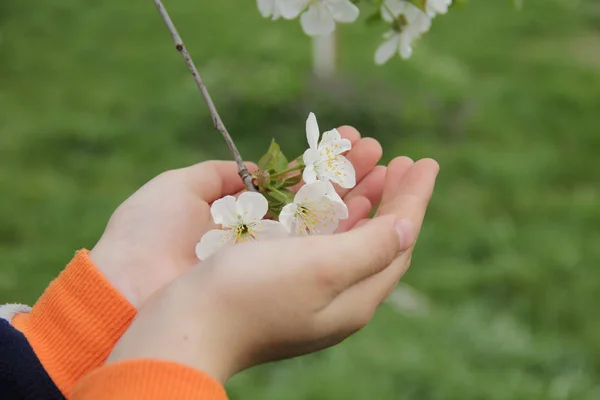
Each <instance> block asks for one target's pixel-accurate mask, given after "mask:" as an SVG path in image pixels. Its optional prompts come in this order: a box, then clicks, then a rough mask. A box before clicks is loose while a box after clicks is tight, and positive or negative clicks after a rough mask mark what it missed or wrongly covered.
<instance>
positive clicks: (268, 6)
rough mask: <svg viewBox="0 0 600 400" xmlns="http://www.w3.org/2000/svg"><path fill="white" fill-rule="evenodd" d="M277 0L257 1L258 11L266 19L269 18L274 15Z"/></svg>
mask: <svg viewBox="0 0 600 400" xmlns="http://www.w3.org/2000/svg"><path fill="white" fill-rule="evenodd" d="M275 1H276V0H257V2H256V5H257V6H258V11H259V12H260V14H261V15H262V16H263V17H264V18H268V17H270V16H271V15H273V14H274V11H275Z"/></svg>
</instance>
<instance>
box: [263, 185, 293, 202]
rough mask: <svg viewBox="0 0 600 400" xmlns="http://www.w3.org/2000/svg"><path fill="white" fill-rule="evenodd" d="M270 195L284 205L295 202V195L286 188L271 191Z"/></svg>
mask: <svg viewBox="0 0 600 400" xmlns="http://www.w3.org/2000/svg"><path fill="white" fill-rule="evenodd" d="M268 194H269V197H272V198H273V199H275V200H276V201H278V202H280V203H282V204H288V203H291V202H292V201H294V193H292V192H291V191H290V190H288V189H284V188H282V189H276V190H272V191H270V192H269V193H268ZM267 200H268V199H267Z"/></svg>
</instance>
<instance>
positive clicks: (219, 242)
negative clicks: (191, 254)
mask: <svg viewBox="0 0 600 400" xmlns="http://www.w3.org/2000/svg"><path fill="white" fill-rule="evenodd" d="M229 238H230V236H229V235H228V231H224V230H221V229H213V230H212V231H208V232H206V233H205V234H204V236H202V239H200V242H199V243H198V244H197V245H196V256H197V257H198V259H200V260H206V259H207V258H208V257H210V256H211V255H212V254H213V253H214V252H216V251H217V250H219V249H220V248H221V247H222V246H224V245H225V244H227V243H229V240H228V239H229Z"/></svg>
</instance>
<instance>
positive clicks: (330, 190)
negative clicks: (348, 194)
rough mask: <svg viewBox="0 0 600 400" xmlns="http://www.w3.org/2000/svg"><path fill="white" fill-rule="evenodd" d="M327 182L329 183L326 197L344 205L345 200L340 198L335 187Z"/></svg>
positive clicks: (328, 182)
mask: <svg viewBox="0 0 600 400" xmlns="http://www.w3.org/2000/svg"><path fill="white" fill-rule="evenodd" d="M325 182H327V190H326V192H325V195H326V196H327V197H329V198H330V199H331V200H333V201H335V202H338V203H342V204H343V203H344V200H342V198H341V197H340V195H339V194H338V192H337V191H336V190H335V188H334V187H333V184H332V183H331V182H330V181H325ZM344 205H345V204H344ZM344 219H345V218H344Z"/></svg>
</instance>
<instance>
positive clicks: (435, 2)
mask: <svg viewBox="0 0 600 400" xmlns="http://www.w3.org/2000/svg"><path fill="white" fill-rule="evenodd" d="M451 4H452V0H427V3H426V9H427V14H428V15H429V16H430V17H434V16H435V15H436V14H446V13H447V12H448V7H450V5H451Z"/></svg>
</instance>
